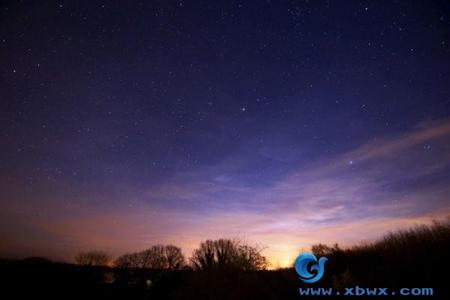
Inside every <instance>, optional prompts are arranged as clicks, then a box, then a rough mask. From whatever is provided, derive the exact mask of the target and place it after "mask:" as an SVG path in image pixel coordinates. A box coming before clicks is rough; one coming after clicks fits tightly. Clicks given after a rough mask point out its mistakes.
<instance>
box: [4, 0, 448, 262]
mask: <svg viewBox="0 0 450 300" xmlns="http://www.w3.org/2000/svg"><path fill="white" fill-rule="evenodd" d="M448 8H449V7H448V4H445V3H441V2H436V3H426V2H402V3H384V4H383V5H380V4H379V3H377V2H364V3H361V2H342V3H328V2H314V3H309V2H300V3H291V2H283V1H282V2H279V3H273V2H270V1H265V2H264V3H262V2H256V1H247V2H233V3H229V4H228V3H209V2H205V3H191V2H185V1H178V2H167V3H165V2H152V3H142V2H133V1H131V2H129V3H122V5H118V4H113V3H103V2H98V1H89V2H86V3H76V2H74V3H71V2H69V1H59V2H52V1H50V2H46V3H16V2H14V1H10V2H7V3H5V4H2V9H1V12H0V15H1V17H0V24H1V25H2V26H0V55H1V57H2V58H3V59H2V61H3V62H2V65H1V67H0V76H1V84H0V99H2V104H3V105H2V107H3V109H2V110H1V111H0V122H1V123H0V124H1V127H0V128H2V130H1V133H2V139H0V143H1V144H0V157H2V159H1V161H0V234H1V236H2V243H1V244H0V256H1V257H3V256H5V257H17V258H19V257H26V256H43V257H48V258H49V259H52V260H57V261H67V262H73V258H74V256H75V254H76V253H78V252H79V251H87V250H94V249H95V250H103V251H107V252H108V253H110V254H111V255H113V256H114V257H117V256H119V255H122V254H125V253H128V252H135V251H141V250H144V249H146V248H149V247H150V246H152V245H157V244H173V245H176V246H179V247H181V249H182V250H183V253H184V254H185V256H186V257H187V258H188V257H189V256H190V255H191V253H192V251H193V250H194V249H196V248H197V247H198V245H199V244H200V242H202V241H204V240H207V239H216V238H232V239H234V238H237V239H242V240H245V241H247V242H248V243H249V244H251V245H259V246H262V247H265V250H264V251H263V254H264V255H265V256H266V257H267V258H268V259H269V262H270V263H271V267H272V268H277V267H288V266H291V265H292V263H293V261H294V259H295V257H296V256H297V255H298V253H299V252H300V251H303V250H308V249H310V247H311V246H312V245H315V244H318V243H322V244H328V245H332V244H335V243H338V244H339V245H342V246H343V247H350V246H353V245H358V244H361V243H364V242H372V241H376V240H377V239H379V238H381V237H382V236H383V235H384V234H386V233H388V232H389V231H395V230H398V229H404V228H409V227H411V226H414V225H418V224H430V223H431V222H432V221H433V220H444V219H448V218H449V217H450V198H449V197H450V196H449V195H450V85H449V84H448V83H449V82H450V59H449V58H450V56H449V54H450V48H449V44H450V41H449V36H450V24H449V14H448V12H449V11H450V10H449V9H448Z"/></svg>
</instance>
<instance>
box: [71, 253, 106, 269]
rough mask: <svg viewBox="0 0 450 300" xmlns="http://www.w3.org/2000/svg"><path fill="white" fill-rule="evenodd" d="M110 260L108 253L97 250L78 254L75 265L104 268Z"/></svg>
mask: <svg viewBox="0 0 450 300" xmlns="http://www.w3.org/2000/svg"><path fill="white" fill-rule="evenodd" d="M111 259H112V257H111V256H110V255H109V254H108V253H106V252H104V251H98V250H91V251H87V252H79V253H78V254H77V255H76V256H75V261H76V263H77V264H79V265H83V266H106V265H108V263H109V262H110V261H111Z"/></svg>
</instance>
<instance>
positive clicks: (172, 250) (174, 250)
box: [164, 245, 185, 270]
mask: <svg viewBox="0 0 450 300" xmlns="http://www.w3.org/2000/svg"><path fill="white" fill-rule="evenodd" d="M164 253H165V257H166V262H167V268H168V269H169V270H180V269H181V268H183V267H184V265H185V258H184V255H183V253H182V252H181V249H180V248H179V247H177V246H173V245H167V246H165V247H164Z"/></svg>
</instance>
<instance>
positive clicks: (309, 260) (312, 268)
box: [294, 252, 328, 283]
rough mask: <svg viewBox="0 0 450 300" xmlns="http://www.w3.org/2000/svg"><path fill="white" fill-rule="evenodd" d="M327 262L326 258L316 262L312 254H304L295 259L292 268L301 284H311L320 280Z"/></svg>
mask: <svg viewBox="0 0 450 300" xmlns="http://www.w3.org/2000/svg"><path fill="white" fill-rule="evenodd" d="M327 260H328V258H326V257H321V258H320V259H319V261H317V258H316V257H315V256H314V254H312V253H309V252H305V253H302V254H300V255H299V256H298V257H297V259H296V260H295V263H294V268H295V271H296V272H297V274H298V275H299V277H300V279H301V280H302V281H303V282H306V283H313V282H316V281H318V280H319V279H320V278H322V276H323V273H324V271H325V263H326V262H327Z"/></svg>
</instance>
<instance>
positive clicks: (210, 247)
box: [191, 240, 216, 270]
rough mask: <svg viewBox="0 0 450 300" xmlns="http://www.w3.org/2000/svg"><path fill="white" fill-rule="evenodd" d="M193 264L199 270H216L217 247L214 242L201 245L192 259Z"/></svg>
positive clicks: (208, 241)
mask: <svg viewBox="0 0 450 300" xmlns="http://www.w3.org/2000/svg"><path fill="white" fill-rule="evenodd" d="M191 263H192V265H193V266H194V268H195V269H198V270H212V269H214V268H215V265H216V260H215V246H214V241H211V240H207V241H205V242H203V243H201V244H200V248H198V249H196V250H195V251H194V253H193V254H192V257H191Z"/></svg>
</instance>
